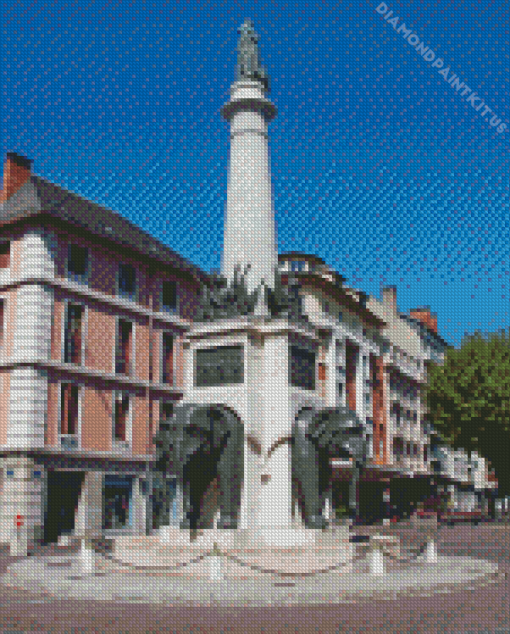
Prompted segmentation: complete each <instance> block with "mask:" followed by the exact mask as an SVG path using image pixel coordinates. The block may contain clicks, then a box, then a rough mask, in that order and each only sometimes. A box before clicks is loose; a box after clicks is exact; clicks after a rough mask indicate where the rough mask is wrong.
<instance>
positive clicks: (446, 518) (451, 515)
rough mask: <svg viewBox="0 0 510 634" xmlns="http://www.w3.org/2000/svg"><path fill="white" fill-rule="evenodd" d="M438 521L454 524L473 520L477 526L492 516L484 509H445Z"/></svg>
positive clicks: (439, 515)
mask: <svg viewBox="0 0 510 634" xmlns="http://www.w3.org/2000/svg"><path fill="white" fill-rule="evenodd" d="M437 519H438V522H440V523H442V524H446V525H447V526H453V525H454V524H456V523H457V522H471V524H473V525H474V526H477V525H478V524H479V523H480V522H487V521H489V520H490V519H491V518H490V517H489V516H488V515H486V514H485V513H483V512H482V511H445V512H443V513H439V514H438V517H437Z"/></svg>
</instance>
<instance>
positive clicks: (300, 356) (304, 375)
mask: <svg viewBox="0 0 510 634" xmlns="http://www.w3.org/2000/svg"><path fill="white" fill-rule="evenodd" d="M289 372H290V377H289V383H290V384H291V385H294V386H295V387H301V388H304V389H306V390H315V352H310V351H308V350H304V349H302V348H298V347H297V346H290V363H289Z"/></svg>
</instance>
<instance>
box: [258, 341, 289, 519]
mask: <svg viewBox="0 0 510 634" xmlns="http://www.w3.org/2000/svg"><path fill="white" fill-rule="evenodd" d="M288 364H289V343H288V336H287V334H283V335H273V336H268V337H267V338H266V341H265V346H264V368H265V373H264V374H265V377H264V382H265V390H264V394H265V396H264V416H263V422H264V428H263V441H262V459H263V467H262V471H261V492H260V506H259V510H258V521H257V524H258V526H260V527H267V528H274V527H279V528H283V527H285V528H288V527H290V526H291V525H292V506H291V504H292V491H291V464H290V457H291V456H290V450H291V447H290V444H289V442H288V440H286V439H288V438H289V437H290V435H291V415H290V414H291V413H290V402H289V400H290V399H289V379H288V373H289V370H288ZM269 452H270V453H269Z"/></svg>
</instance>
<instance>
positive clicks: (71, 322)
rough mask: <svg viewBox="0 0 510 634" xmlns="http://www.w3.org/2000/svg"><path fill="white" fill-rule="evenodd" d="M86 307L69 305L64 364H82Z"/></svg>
mask: <svg viewBox="0 0 510 634" xmlns="http://www.w3.org/2000/svg"><path fill="white" fill-rule="evenodd" d="M83 314H84V307H83V306H80V305H79V304H71V303H69V304H67V314H66V321H65V333H64V363H76V364H77V365H80V364H81V362H82V331H83Z"/></svg>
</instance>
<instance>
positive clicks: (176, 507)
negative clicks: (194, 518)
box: [170, 481, 182, 528]
mask: <svg viewBox="0 0 510 634" xmlns="http://www.w3.org/2000/svg"><path fill="white" fill-rule="evenodd" d="M181 519H182V486H181V485H180V484H179V482H178V481H177V483H176V489H175V497H174V499H173V500H172V505H171V507H170V526H174V527H176V528H179V525H180V523H181Z"/></svg>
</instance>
